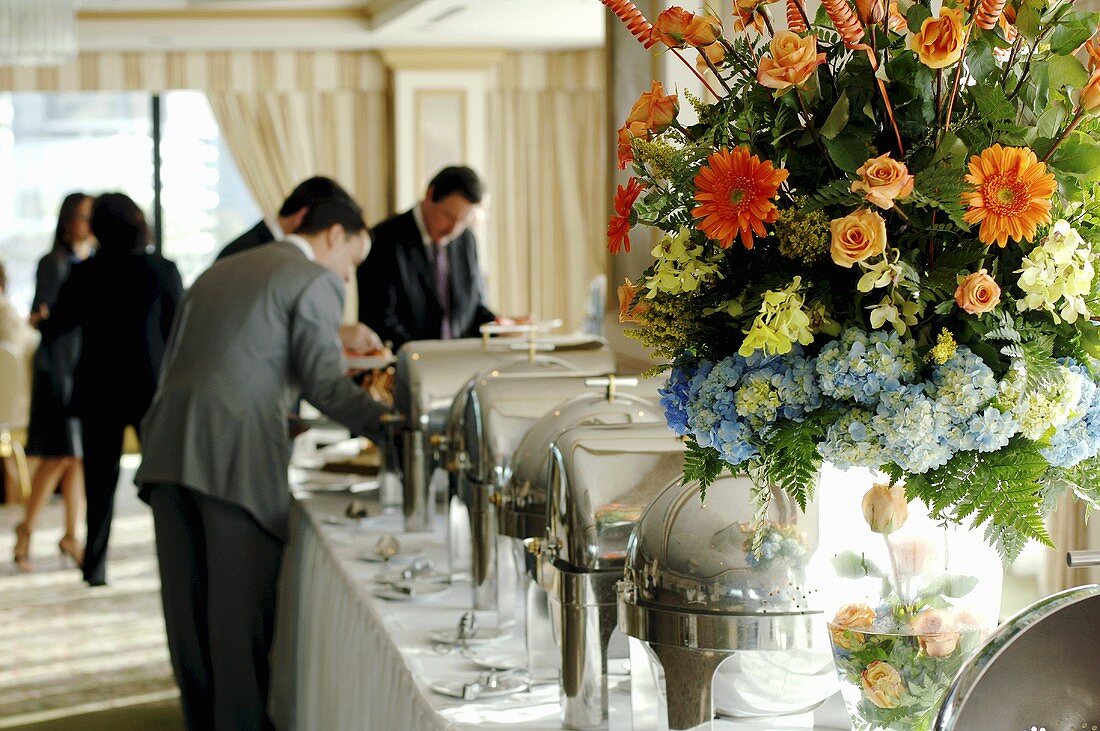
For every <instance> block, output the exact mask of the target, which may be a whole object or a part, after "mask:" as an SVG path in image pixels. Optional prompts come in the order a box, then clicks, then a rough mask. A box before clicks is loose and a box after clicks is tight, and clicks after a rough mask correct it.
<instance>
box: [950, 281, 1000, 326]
mask: <svg viewBox="0 0 1100 731" xmlns="http://www.w3.org/2000/svg"><path fill="white" fill-rule="evenodd" d="M958 280H959V287H958V289H956V290H955V304H957V305H958V306H959V307H960V308H961V309H963V310H966V311H967V312H969V313H970V314H971V315H978V316H979V317H981V316H982V315H984V314H985V313H986V312H989V311H990V310H992V309H993V308H994V307H996V306H997V303H998V302H1000V301H1001V287H1000V285H998V284H997V283H996V282H995V281H993V277H991V276H989V273H988V272H987V271H986V270H985V269H979V270H978V271H976V272H974V273H973V274H968V275H966V276H965V277H959V278H958Z"/></svg>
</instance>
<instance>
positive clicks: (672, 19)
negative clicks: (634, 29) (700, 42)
mask: <svg viewBox="0 0 1100 731" xmlns="http://www.w3.org/2000/svg"><path fill="white" fill-rule="evenodd" d="M694 19H695V16H694V15H693V14H692V13H689V12H688V11H686V10H684V9H683V8H681V7H680V6H679V5H673V6H672V7H671V8H669V9H668V10H666V11H664V12H663V13H661V14H660V15H659V16H657V22H656V23H654V24H653V30H651V31H650V34H651V37H653V38H656V39H657V40H658V41H660V42H661V43H664V44H665V45H666V46H668V47H669V48H683V47H684V45H685V41H684V33H686V32H687V28H688V25H689V24H690V23H691V21H692V20H694Z"/></svg>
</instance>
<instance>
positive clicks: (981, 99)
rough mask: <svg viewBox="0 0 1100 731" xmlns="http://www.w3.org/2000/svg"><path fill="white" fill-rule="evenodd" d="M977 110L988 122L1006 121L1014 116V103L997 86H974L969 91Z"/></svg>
mask: <svg viewBox="0 0 1100 731" xmlns="http://www.w3.org/2000/svg"><path fill="white" fill-rule="evenodd" d="M970 94H971V96H973V97H974V103H975V104H977V105H978V111H979V112H981V113H982V117H983V118H984V119H985V120H986V121H989V122H1006V121H1008V120H1011V119H1015V117H1016V105H1014V104H1013V103H1012V102H1010V101H1009V100H1008V97H1007V96H1006V95H1005V93H1004V90H1003V89H1001V87H999V86H975V87H974V88H973V89H971V91H970Z"/></svg>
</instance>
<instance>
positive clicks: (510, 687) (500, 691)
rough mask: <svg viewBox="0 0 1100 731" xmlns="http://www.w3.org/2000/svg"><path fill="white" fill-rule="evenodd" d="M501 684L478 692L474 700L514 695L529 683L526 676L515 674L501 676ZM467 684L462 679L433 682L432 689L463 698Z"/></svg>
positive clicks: (525, 688) (524, 688)
mask: <svg viewBox="0 0 1100 731" xmlns="http://www.w3.org/2000/svg"><path fill="white" fill-rule="evenodd" d="M498 682H499V684H498V685H497V687H496V688H486V689H484V690H482V691H481V693H479V694H478V696H477V698H475V699H474V700H481V699H483V698H497V697H499V696H502V695H512V694H513V693H519V692H520V691H524V690H527V688H528V687H529V683H528V682H527V680H526V679H525V678H517V677H514V676H507V677H504V678H501V679H500V681H498ZM465 686H466V683H464V682H463V681H461V680H457V681H452V682H449V683H433V684H432V685H431V689H432V690H434V691H435V692H436V693H439V694H440V695H446V696H450V697H451V698H461V697H462V689H463V688H464V687H465Z"/></svg>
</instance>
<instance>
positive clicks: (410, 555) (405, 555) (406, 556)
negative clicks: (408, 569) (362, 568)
mask: <svg viewBox="0 0 1100 731" xmlns="http://www.w3.org/2000/svg"><path fill="white" fill-rule="evenodd" d="M423 555H424V552H423V551H399V552H398V553H395V554H393V555H392V556H390V557H389V558H382V557H381V556H379V555H378V554H377V553H371V552H368V553H361V554H359V555H358V556H356V557H355V558H357V559H358V560H360V561H366V562H367V563H400V562H402V561H411V560H413V559H417V558H420V557H421V556H423Z"/></svg>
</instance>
